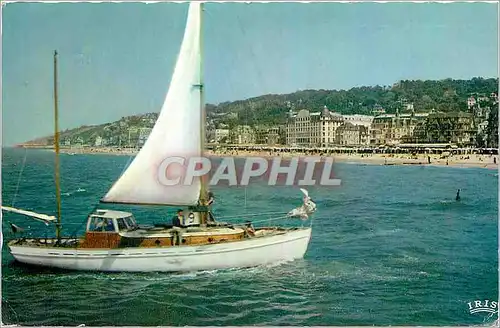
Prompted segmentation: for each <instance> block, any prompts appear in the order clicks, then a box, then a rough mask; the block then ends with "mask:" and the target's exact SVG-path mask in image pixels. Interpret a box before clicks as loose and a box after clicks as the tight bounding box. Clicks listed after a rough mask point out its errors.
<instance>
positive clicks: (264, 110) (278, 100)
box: [25, 78, 498, 146]
mask: <svg viewBox="0 0 500 328" xmlns="http://www.w3.org/2000/svg"><path fill="white" fill-rule="evenodd" d="M497 92H498V78H497V79H494V78H489V79H484V78H472V79H470V80H452V79H446V80H440V81H421V80H404V81H399V82H398V83H395V84H394V85H392V86H370V87H357V88H351V89H349V90H301V91H297V92H294V93H290V94H282V95H274V94H269V95H264V96H259V97H255V98H250V99H246V100H238V101H233V102H224V103H220V104H218V105H213V104H207V116H208V119H207V121H208V122H209V124H210V126H211V127H217V126H220V125H221V124H226V125H229V127H230V128H231V127H234V126H236V125H251V126H255V125H267V126H272V125H277V124H283V123H285V122H286V117H287V113H288V112H289V111H290V110H292V111H297V110H300V109H309V110H312V111H319V110H321V109H322V108H323V106H327V107H328V108H329V109H330V110H332V111H336V112H339V113H342V114H372V113H373V111H376V110H380V109H382V108H383V109H384V110H385V111H386V113H394V112H396V110H404V109H405V106H406V105H407V104H410V103H411V104H413V106H414V109H415V111H417V112H426V111H429V110H431V109H435V110H437V111H441V112H458V111H464V112H466V111H468V107H467V98H468V97H470V96H472V95H474V96H476V97H478V96H482V95H483V96H486V97H488V96H489V95H490V94H491V93H497ZM495 110H496V111H498V106H496V107H495ZM494 115H498V113H494ZM157 116H158V114H157V113H149V114H144V115H136V116H129V117H123V118H122V119H120V120H118V121H116V122H113V123H107V124H102V125H97V126H82V127H79V128H76V129H72V130H67V131H64V132H63V133H62V135H61V144H63V145H64V143H65V142H66V141H69V142H70V143H71V144H75V143H77V144H78V143H81V144H91V145H94V144H95V140H96V138H97V137H101V138H104V139H105V140H106V144H107V145H113V146H120V145H122V146H123V145H125V144H127V143H129V142H130V143H131V144H136V141H134V140H138V138H139V136H138V135H139V132H134V129H137V130H139V129H141V128H151V127H152V126H153V125H154V122H155V120H156V118H157ZM495 117H498V116H495ZM490 126H493V125H492V124H490ZM495 126H496V125H495ZM131 129H132V131H131ZM490 133H493V132H492V131H490ZM52 140H53V139H52V137H46V138H40V139H37V140H33V141H30V142H27V143H25V144H47V145H48V144H51V143H52Z"/></svg>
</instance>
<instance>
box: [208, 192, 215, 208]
mask: <svg viewBox="0 0 500 328" xmlns="http://www.w3.org/2000/svg"><path fill="white" fill-rule="evenodd" d="M213 202H214V193H213V192H211V191H209V192H208V202H207V205H208V206H210V205H212V204H213Z"/></svg>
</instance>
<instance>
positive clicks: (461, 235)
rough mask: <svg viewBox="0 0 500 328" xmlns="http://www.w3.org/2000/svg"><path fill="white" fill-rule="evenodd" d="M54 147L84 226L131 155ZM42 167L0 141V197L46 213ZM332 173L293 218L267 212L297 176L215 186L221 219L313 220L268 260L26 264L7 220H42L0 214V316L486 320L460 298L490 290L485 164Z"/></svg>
mask: <svg viewBox="0 0 500 328" xmlns="http://www.w3.org/2000/svg"><path fill="white" fill-rule="evenodd" d="M60 158H61V180H62V182H61V186H62V213H63V228H64V232H65V233H66V234H73V235H75V234H76V235H78V234H83V232H84V228H85V222H86V216H87V215H88V214H89V212H90V211H92V210H93V209H94V208H96V206H97V205H98V204H99V199H100V198H101V197H102V196H103V195H104V194H105V193H106V192H107V190H108V189H109V188H110V187H111V185H112V184H113V182H114V181H115V180H116V179H117V178H118V177H119V176H120V174H122V172H123V170H124V168H125V167H126V166H127V164H128V163H130V160H131V157H128V156H116V155H68V154H61V156H60ZM53 168H54V153H52V152H50V151H44V150H24V149H10V148H5V149H3V155H2V201H3V204H4V205H10V206H15V207H18V208H23V209H31V210H36V211H38V212H40V213H48V214H55V209H56V207H55V199H56V198H55V187H54V169H53ZM334 174H335V176H336V177H337V178H340V179H341V180H342V184H341V186H338V187H320V186H316V187H310V188H309V192H310V194H311V196H312V197H313V199H314V201H315V202H316V204H317V207H318V210H317V212H316V213H315V215H314V216H313V217H312V218H311V219H309V220H308V221H306V222H303V221H301V220H300V219H282V220H281V221H280V222H276V221H271V219H273V218H276V217H279V216H280V215H282V214H283V213H286V212H288V211H290V210H292V209H293V208H295V207H296V206H299V205H300V204H301V202H302V194H301V192H300V191H299V188H298V187H294V186H288V187H284V186H277V187H269V186H267V185H265V184H263V183H258V182H256V183H255V184H250V185H249V186H248V187H232V188H227V187H219V188H217V187H214V189H213V191H214V193H215V204H214V212H215V215H216V217H218V218H219V219H220V220H222V221H226V222H234V223H238V222H240V221H241V220H247V219H249V220H254V221H255V222H256V224H255V225H256V226H258V225H260V224H277V223H280V224H284V225H298V226H300V225H304V224H306V225H309V224H312V227H313V233H312V239H311V242H310V245H309V248H308V251H307V253H306V255H305V257H304V259H302V260H296V261H293V262H288V263H279V264H276V265H272V266H262V267H255V268H246V269H230V270H216V271H203V272H189V273H98V272H71V271H58V270H54V269H41V268H34V267H26V266H23V265H21V264H19V263H16V262H15V261H14V260H13V258H12V256H11V255H10V254H9V252H8V250H7V248H6V246H5V242H6V241H7V240H9V239H10V238H13V233H12V232H11V229H10V225H9V222H11V223H14V224H16V225H18V226H20V227H22V228H25V229H26V230H28V231H30V232H29V233H32V234H33V235H42V236H44V235H49V236H50V235H52V234H53V227H46V226H45V225H44V224H43V223H39V222H37V221H33V220H29V219H26V218H24V217H21V216H19V215H16V214H12V213H8V214H4V216H3V223H2V224H3V225H2V228H3V248H2V290H1V292H2V322H3V323H4V324H18V325H68V326H70V325H73V326H74V325H81V324H84V325H87V326H90V325H92V326H104V325H120V326H125V325H127V326H130V325H137V326H158V325H162V326H185V325H190V326H226V325H233V326H240V325H292V326H312V325H329V326H344V325H384V326H385V325H489V324H491V323H492V322H493V321H494V320H495V319H496V317H495V315H492V314H489V313H484V312H478V313H472V314H471V313H470V305H469V304H468V303H471V304H472V305H474V301H477V300H480V301H483V302H484V300H489V301H490V302H491V301H493V300H495V301H498V295H499V291H498V230H499V229H498V172H497V171H496V170H487V169H483V168H454V167H439V166H413V165H412V166H385V165H367V164H356V163H338V164H335V166H334ZM458 189H460V190H461V191H460V195H461V199H460V201H456V200H455V195H456V192H457V190H458ZM109 207H110V206H106V208H109ZM99 208H103V206H102V205H101V206H100V207H99ZM112 208H117V209H123V210H128V211H132V212H134V214H135V216H136V218H137V220H138V221H139V223H144V224H148V223H155V222H156V223H159V222H170V218H171V217H172V215H173V213H174V211H175V208H162V207H151V206H149V207H137V206H135V207H130V206H128V207H127V206H121V207H120V206H114V207H112ZM266 219H268V220H269V222H262V221H263V220H264V221H265V220H266ZM257 222H259V223H257Z"/></svg>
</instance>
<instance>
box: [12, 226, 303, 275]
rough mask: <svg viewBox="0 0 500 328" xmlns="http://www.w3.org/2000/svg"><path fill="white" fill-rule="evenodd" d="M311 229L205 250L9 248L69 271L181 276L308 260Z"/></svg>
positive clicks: (21, 257)
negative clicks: (183, 274) (307, 253)
mask: <svg viewBox="0 0 500 328" xmlns="http://www.w3.org/2000/svg"><path fill="white" fill-rule="evenodd" d="M310 238H311V228H301V229H297V230H289V231H286V232H285V233H283V234H276V235H270V236H265V237H259V238H249V239H245V240H241V241H235V242H226V243H217V244H210V245H200V246H177V247H147V248H145V247H141V248H139V247H127V248H117V249H79V248H62V247H36V246H23V245H19V246H16V245H9V248H10V251H11V254H12V255H13V256H14V258H15V259H16V260H17V261H18V262H21V263H25V264H30V265H36V266H44V267H52V268H59V269H67V270H81V271H103V272H154V271H160V272H179V271H181V272H182V271H202V270H216V269H227V268H241V267H253V266H259V265H266V264H273V263H279V262H284V261H292V260H295V259H300V258H303V257H304V254H305V252H306V251H307V247H308V244H309V240H310Z"/></svg>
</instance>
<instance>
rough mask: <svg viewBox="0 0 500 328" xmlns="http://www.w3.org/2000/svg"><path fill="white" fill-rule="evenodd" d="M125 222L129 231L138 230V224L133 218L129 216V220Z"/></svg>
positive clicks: (126, 219)
mask: <svg viewBox="0 0 500 328" xmlns="http://www.w3.org/2000/svg"><path fill="white" fill-rule="evenodd" d="M124 221H125V224H126V225H127V226H128V228H129V229H135V228H137V223H136V222H135V219H134V217H133V216H129V217H128V218H125V219H124Z"/></svg>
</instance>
